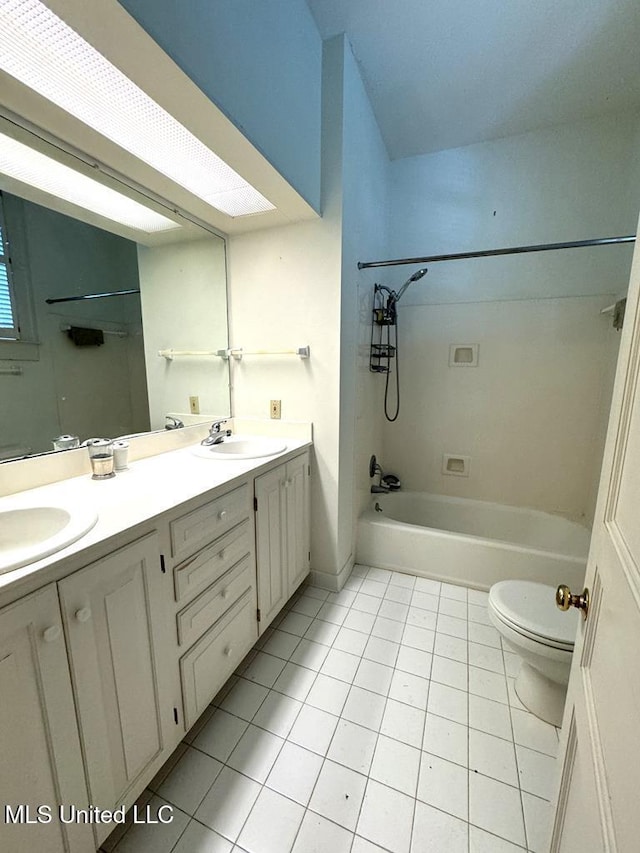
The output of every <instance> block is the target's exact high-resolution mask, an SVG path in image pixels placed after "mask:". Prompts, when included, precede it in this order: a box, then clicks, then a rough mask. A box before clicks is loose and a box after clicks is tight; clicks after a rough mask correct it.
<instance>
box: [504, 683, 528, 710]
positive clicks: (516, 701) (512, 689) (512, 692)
mask: <svg viewBox="0 0 640 853" xmlns="http://www.w3.org/2000/svg"><path fill="white" fill-rule="evenodd" d="M515 681H516V680H515V678H507V697H508V701H509V705H511V707H512V708H518V709H519V710H520V711H527V710H528V708H525V706H524V705H523V704H522V702H521V701H520V698H519V697H518V694H517V693H516V684H515Z"/></svg>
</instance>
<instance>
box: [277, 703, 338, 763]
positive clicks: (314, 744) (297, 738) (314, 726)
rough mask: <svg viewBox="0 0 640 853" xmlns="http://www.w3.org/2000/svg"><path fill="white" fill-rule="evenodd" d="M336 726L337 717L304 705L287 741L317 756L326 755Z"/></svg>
mask: <svg viewBox="0 0 640 853" xmlns="http://www.w3.org/2000/svg"><path fill="white" fill-rule="evenodd" d="M337 725H338V717H334V715H333V714H328V713H327V712H326V711H321V710H319V709H318V708H312V707H311V706H309V705H305V707H304V708H303V709H302V711H300V714H299V715H298V719H297V720H296V722H295V725H294V727H293V728H292V729H291V732H290V734H289V740H290V741H292V742H293V743H297V744H298V746H304V747H305V749H310V750H311V751H312V752H317V753H318V754H319V755H326V754H327V750H328V749H329V744H330V743H331V738H332V737H333V733H334V731H335V730H336V726H337Z"/></svg>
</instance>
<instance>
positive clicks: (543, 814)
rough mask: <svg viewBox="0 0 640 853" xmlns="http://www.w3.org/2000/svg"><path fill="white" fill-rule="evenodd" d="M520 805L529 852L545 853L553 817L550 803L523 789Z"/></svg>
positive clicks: (547, 848) (547, 847)
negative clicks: (522, 809)
mask: <svg viewBox="0 0 640 853" xmlns="http://www.w3.org/2000/svg"><path fill="white" fill-rule="evenodd" d="M522 806H523V808H524V824H525V828H526V831H527V847H528V848H529V850H530V851H531V853H547V851H548V850H549V841H550V840H551V821H552V819H553V809H552V806H551V803H549V802H547V801H546V800H542V799H540V797H534V796H533V795H532V794H527V793H526V792H525V791H523V792H522Z"/></svg>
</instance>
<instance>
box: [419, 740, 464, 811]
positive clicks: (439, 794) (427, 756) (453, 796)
mask: <svg viewBox="0 0 640 853" xmlns="http://www.w3.org/2000/svg"><path fill="white" fill-rule="evenodd" d="M468 787H469V780H468V773H467V769H466V768H465V767H461V766H460V765H459V764H454V763H453V762H451V761H447V760H446V759H444V758H440V757H438V756H437V755H431V753H429V752H423V753H422V760H421V763H420V778H419V780H418V799H419V800H422V802H423V803H428V804H429V805H430V806H435V808H437V809H441V810H442V811H445V812H448V813H449V814H452V815H454V816H455V817H459V818H460V819H461V820H468V817H469V803H468Z"/></svg>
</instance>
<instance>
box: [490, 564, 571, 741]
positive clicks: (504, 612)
mask: <svg viewBox="0 0 640 853" xmlns="http://www.w3.org/2000/svg"><path fill="white" fill-rule="evenodd" d="M489 618H490V619H491V621H492V623H493V624H494V626H495V628H496V630H497V631H498V632H499V633H500V634H501V636H502V638H503V639H504V641H505V643H506V644H507V646H509V648H510V649H511V650H512V651H514V652H515V653H516V654H517V655H518V656H519V657H520V658H521V660H522V665H521V667H520V672H519V674H518V676H517V678H516V683H515V688H516V693H517V695H518V698H519V699H520V701H521V702H522V704H523V705H525V707H527V708H528V709H529V710H530V711H531V712H532V713H533V714H535V715H536V717H540V718H541V719H542V720H546V722H547V723H551V724H552V725H554V726H559V725H561V724H562V712H563V710H564V702H565V697H566V694H567V684H568V683H569V669H570V667H571V656H572V654H573V646H574V640H575V636H576V631H577V627H578V618H579V616H578V612H577V611H576V610H571V611H569V612H562V611H561V610H559V609H558V608H557V607H556V604H555V589H554V588H553V587H551V586H547V585H546V584H542V583H534V582H532V581H516V580H513V581H500V582H499V583H496V584H494V585H493V586H492V587H491V590H490V591H489Z"/></svg>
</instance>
